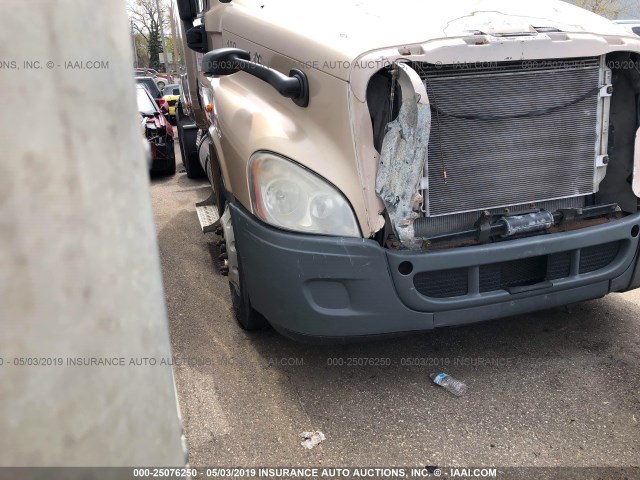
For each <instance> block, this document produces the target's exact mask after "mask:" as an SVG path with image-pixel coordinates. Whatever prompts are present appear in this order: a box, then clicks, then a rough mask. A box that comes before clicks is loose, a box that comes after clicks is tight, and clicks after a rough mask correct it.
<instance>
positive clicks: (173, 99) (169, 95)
mask: <svg viewBox="0 0 640 480" xmlns="http://www.w3.org/2000/svg"><path fill="white" fill-rule="evenodd" d="M162 97H163V98H164V101H165V102H166V105H167V109H168V111H169V121H170V122H175V120H176V103H178V100H180V85H178V84H177V83H176V84H171V85H167V86H166V87H164V90H163V91H162Z"/></svg>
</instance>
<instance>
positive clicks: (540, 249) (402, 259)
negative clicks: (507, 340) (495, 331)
mask: <svg viewBox="0 0 640 480" xmlns="http://www.w3.org/2000/svg"><path fill="white" fill-rule="evenodd" d="M231 214H232V219H233V224H234V231H235V237H236V243H237V245H238V250H239V252H240V256H241V261H242V269H243V275H244V276H245V279H246V284H247V288H248V290H249V297H250V299H251V302H252V304H253V306H254V308H256V310H258V311H259V312H260V313H262V314H263V315H264V316H265V317H266V318H267V319H268V320H269V322H270V323H271V324H272V325H273V326H274V328H276V329H277V330H279V331H281V332H283V333H285V334H288V335H290V336H295V337H315V340H322V339H323V338H326V339H327V340H332V339H333V340H335V339H338V338H341V337H358V336H371V335H385V334H399V333H404V332H415V331H424V330H430V329H432V328H434V327H439V326H449V325H461V324H466V323H474V322H480V321H483V320H489V319H494V318H500V317H506V316H510V315H515V314H520V313H525V312H530V311H535V310H540V309H546V308H551V307H555V306H559V305H564V304H568V303H574V302H580V301H584V300H589V299H593V298H599V297H602V296H604V295H606V294H607V293H609V292H614V291H624V290H627V289H631V288H636V287H638V286H640V272H636V264H637V262H638V260H637V258H638V236H637V231H633V230H634V227H635V226H637V225H640V214H636V215H631V216H628V217H626V218H624V219H621V220H614V221H612V222H610V223H608V224H605V225H600V226H595V227H590V228H585V229H581V230H577V231H573V232H566V233H558V234H551V235H540V236H535V237H530V238H525V239H520V240H511V241H508V242H502V243H496V244H489V245H481V246H473V247H465V248H458V249H449V250H443V251H435V252H411V251H395V252H392V251H389V250H386V249H384V248H382V247H380V245H378V243H376V242H375V241H372V240H364V239H354V238H338V237H324V236H317V235H303V234H297V233H291V232H285V231H282V230H278V229H274V228H272V227H269V226H267V225H265V224H263V223H261V222H259V221H258V220H256V219H255V218H254V217H253V216H252V215H251V214H249V213H248V212H247V211H246V210H244V209H243V208H242V207H240V206H238V205H237V204H232V205H231ZM636 230H637V229H636ZM632 231H633V233H635V234H636V236H634V235H633V233H632ZM609 242H619V245H620V247H619V251H618V253H617V255H616V256H615V259H613V260H612V261H611V262H610V263H609V264H608V265H606V266H605V267H603V268H600V269H598V270H597V271H594V272H590V273H586V274H580V273H579V271H578V268H577V267H576V266H575V265H574V266H573V267H572V268H571V272H570V275H569V276H567V277H566V278H561V279H558V280H553V281H552V282H551V284H550V285H548V286H547V287H544V288H542V289H536V290H530V291H523V292H517V293H509V292H508V291H506V290H498V291H491V292H484V293H481V292H480V288H479V281H478V272H479V269H480V268H482V266H483V265H490V264H495V263H499V262H508V261H512V260H517V259H523V258H528V257H539V256H544V255H550V254H556V253H559V252H568V254H569V252H574V253H573V255H574V257H573V258H575V256H576V255H577V254H576V253H575V252H579V251H580V249H584V248H587V247H590V246H596V245H601V244H606V243H609ZM406 262H409V263H410V264H411V267H412V268H411V273H409V274H407V269H406ZM403 263H405V265H404V266H405V268H404V269H402V270H403V272H404V273H405V274H404V275H403V274H402V273H400V271H399V270H400V265H401V264H403ZM450 269H458V270H460V269H464V271H465V272H468V274H465V275H468V281H469V289H468V290H469V291H468V292H467V293H466V294H465V295H461V296H456V297H451V298H431V297H428V296H425V295H423V294H421V293H420V292H418V290H417V289H416V287H415V284H414V277H415V276H416V275H418V274H421V273H422V274H424V272H437V271H442V270H450Z"/></svg>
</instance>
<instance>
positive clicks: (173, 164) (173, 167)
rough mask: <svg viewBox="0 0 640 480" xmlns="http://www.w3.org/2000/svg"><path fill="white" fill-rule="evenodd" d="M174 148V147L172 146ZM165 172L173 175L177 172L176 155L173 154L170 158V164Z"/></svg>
mask: <svg viewBox="0 0 640 480" xmlns="http://www.w3.org/2000/svg"><path fill="white" fill-rule="evenodd" d="M172 148H173V147H172ZM164 174H165V175H167V176H173V175H175V174H176V156H175V155H173V156H172V157H171V158H170V159H169V166H168V167H167V169H166V170H165V171H164Z"/></svg>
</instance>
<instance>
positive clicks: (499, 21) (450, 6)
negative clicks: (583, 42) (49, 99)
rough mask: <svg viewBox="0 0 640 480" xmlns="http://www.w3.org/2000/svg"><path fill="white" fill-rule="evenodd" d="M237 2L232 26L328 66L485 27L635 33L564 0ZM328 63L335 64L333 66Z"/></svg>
mask: <svg viewBox="0 0 640 480" xmlns="http://www.w3.org/2000/svg"><path fill="white" fill-rule="evenodd" d="M234 4H235V7H233V8H231V9H230V10H229V11H228V12H227V16H226V18H225V23H224V25H225V29H226V30H228V31H229V32H231V33H234V34H236V35H239V36H240V37H243V38H246V39H248V40H251V41H253V42H254V43H257V44H260V45H262V46H264V47H266V48H269V49H271V50H274V51H276V52H279V53H281V54H284V55H286V56H288V57H291V58H294V59H296V60H298V61H301V62H305V63H309V64H310V65H313V66H315V67H317V68H320V69H322V70H326V69H327V61H329V62H342V63H344V62H352V61H353V60H355V59H357V58H358V57H359V56H361V55H363V54H365V53H367V52H371V51H374V50H378V49H382V48H386V47H395V46H405V45H415V44H424V43H426V42H429V41H430V40H436V39H443V38H453V37H465V36H469V35H470V34H473V33H479V32H482V33H484V34H487V35H495V36H498V37H500V36H513V35H517V34H521V33H529V34H531V33H534V34H535V30H534V27H537V28H539V29H540V28H544V29H557V30H560V31H562V32H567V33H575V32H578V33H584V32H588V33H593V34H598V35H607V36H629V34H628V33H626V32H625V31H624V29H623V28H622V27H621V26H619V25H615V24H613V23H612V22H610V21H609V20H607V19H605V18H603V17H600V16H598V15H595V14H593V13H590V12H588V11H586V10H584V9H581V8H578V7H576V6H574V5H571V4H568V3H565V2H563V1H559V0H537V1H536V2H525V1H522V0H448V1H447V2H446V6H445V8H443V6H442V5H435V6H434V4H433V3H431V2H428V1H425V0H395V1H393V2H391V1H388V0H323V1H314V2H311V1H309V2H300V1H299V0H261V1H260V2H255V1H254V0H236V2H234ZM232 5H233V4H232ZM317 62H319V63H317ZM328 68H329V69H331V70H334V71H335V70H336V69H335V66H334V67H333V68H331V64H329V65H328ZM338 70H343V69H340V68H338ZM334 74H335V73H334ZM338 76H340V75H338Z"/></svg>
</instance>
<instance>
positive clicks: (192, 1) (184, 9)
mask: <svg viewBox="0 0 640 480" xmlns="http://www.w3.org/2000/svg"><path fill="white" fill-rule="evenodd" d="M176 3H177V4H178V15H180V20H182V21H183V22H186V23H193V21H194V20H195V19H196V18H197V17H198V4H197V1H196V0H177V1H176Z"/></svg>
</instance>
